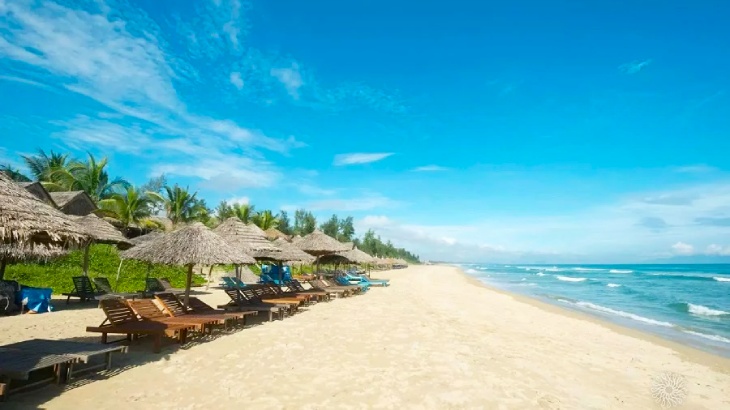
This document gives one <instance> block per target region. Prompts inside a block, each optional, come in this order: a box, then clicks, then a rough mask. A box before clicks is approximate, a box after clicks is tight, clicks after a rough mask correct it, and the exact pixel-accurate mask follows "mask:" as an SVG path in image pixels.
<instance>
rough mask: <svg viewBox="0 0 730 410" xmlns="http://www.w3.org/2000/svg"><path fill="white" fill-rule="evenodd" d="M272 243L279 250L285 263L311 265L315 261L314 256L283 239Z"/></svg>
mask: <svg viewBox="0 0 730 410" xmlns="http://www.w3.org/2000/svg"><path fill="white" fill-rule="evenodd" d="M273 243H274V245H276V246H278V247H279V248H280V249H281V253H282V258H286V261H287V262H303V263H312V262H314V261H315V259H316V258H315V257H314V256H312V255H310V254H308V253H307V252H304V251H303V250H301V249H299V248H297V247H296V246H294V245H292V244H291V243H289V242H287V241H286V240H285V239H284V238H278V239H277V240H275V241H274V242H273Z"/></svg>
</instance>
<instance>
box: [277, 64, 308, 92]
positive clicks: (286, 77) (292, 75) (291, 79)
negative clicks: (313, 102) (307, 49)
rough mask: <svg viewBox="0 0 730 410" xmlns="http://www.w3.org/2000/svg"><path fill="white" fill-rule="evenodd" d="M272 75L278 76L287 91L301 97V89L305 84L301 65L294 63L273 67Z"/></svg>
mask: <svg viewBox="0 0 730 410" xmlns="http://www.w3.org/2000/svg"><path fill="white" fill-rule="evenodd" d="M271 76H272V77H274V78H276V79H277V80H278V81H279V82H280V83H281V84H283V85H284V88H286V92H287V93H289V95H290V96H291V97H292V98H293V99H295V100H298V99H299V89H300V88H301V87H302V86H303V85H304V81H303V80H302V74H301V73H300V72H299V65H298V64H297V63H292V65H291V67H286V68H272V69H271Z"/></svg>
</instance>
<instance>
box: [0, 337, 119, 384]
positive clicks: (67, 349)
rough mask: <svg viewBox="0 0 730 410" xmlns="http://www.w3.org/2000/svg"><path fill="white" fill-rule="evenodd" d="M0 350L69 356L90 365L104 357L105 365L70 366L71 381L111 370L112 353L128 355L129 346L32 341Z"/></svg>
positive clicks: (7, 346)
mask: <svg viewBox="0 0 730 410" xmlns="http://www.w3.org/2000/svg"><path fill="white" fill-rule="evenodd" d="M0 348H5V349H14V350H21V351H26V352H39V353H48V354H59V355H67V356H71V357H73V358H75V359H76V360H77V363H85V364H88V363H89V362H90V361H91V359H92V358H93V357H95V356H102V355H103V356H104V361H103V363H99V364H95V365H90V366H84V367H83V368H78V367H77V366H69V368H68V374H67V377H66V379H71V378H72V377H73V375H74V374H79V373H80V372H84V373H86V372H90V371H94V370H98V369H105V370H109V369H111V366H112V353H126V352H127V346H108V345H99V344H96V343H83V342H72V341H68V340H48V339H31V340H26V341H23V342H18V343H13V344H10V345H5V346H0Z"/></svg>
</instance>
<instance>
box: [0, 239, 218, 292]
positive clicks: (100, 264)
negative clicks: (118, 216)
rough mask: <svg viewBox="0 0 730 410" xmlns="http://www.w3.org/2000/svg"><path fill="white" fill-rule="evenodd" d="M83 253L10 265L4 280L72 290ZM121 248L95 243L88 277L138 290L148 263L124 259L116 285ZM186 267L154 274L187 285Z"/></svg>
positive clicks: (125, 289) (157, 270)
mask: <svg viewBox="0 0 730 410" xmlns="http://www.w3.org/2000/svg"><path fill="white" fill-rule="evenodd" d="M83 259H84V253H83V251H82V250H78V251H74V252H71V253H69V254H68V255H66V256H64V257H62V258H59V259H56V260H54V261H51V262H46V263H22V264H16V265H8V267H7V269H6V271H5V279H8V280H16V281H18V282H20V283H21V284H23V285H26V286H36V287H42V288H52V289H53V293H54V294H59V293H62V292H68V291H71V290H73V283H72V282H71V278H72V277H73V276H79V275H81V270H82V265H83ZM119 261H120V258H119V251H118V250H117V248H115V247H113V246H110V245H92V246H91V251H90V253H89V276H90V277H92V278H93V277H97V276H106V277H107V278H109V281H110V282H111V284H112V286H113V287H114V289H117V290H118V291H120V292H135V291H138V290H142V289H144V278H145V276H146V275H147V264H146V263H144V262H138V261H132V260H125V261H124V263H122V270H121V274H120V276H119V284H118V286H117V283H116V276H117V269H118V268H119ZM186 273H187V272H186V269H185V268H183V267H177V266H165V265H152V270H151V271H150V276H151V277H166V278H169V279H170V282H172V285H173V286H175V287H184V286H185V276H186ZM193 283H194V284H202V283H204V281H203V279H202V278H201V277H199V276H197V275H196V276H193Z"/></svg>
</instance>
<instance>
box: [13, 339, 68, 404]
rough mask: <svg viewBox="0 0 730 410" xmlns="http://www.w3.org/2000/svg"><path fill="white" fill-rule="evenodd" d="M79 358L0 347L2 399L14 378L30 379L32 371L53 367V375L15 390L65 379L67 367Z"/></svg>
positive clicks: (58, 382)
mask: <svg viewBox="0 0 730 410" xmlns="http://www.w3.org/2000/svg"><path fill="white" fill-rule="evenodd" d="M76 360H77V359H76V358H75V357H73V356H69V355H63V354H53V353H43V352H33V351H22V350H17V349H7V348H0V401H5V399H6V398H7V396H8V394H10V392H11V384H12V383H11V382H12V380H30V378H31V373H34V372H36V371H38V370H44V369H49V368H50V369H53V372H52V376H51V377H46V378H43V379H42V380H35V381H33V382H29V383H25V384H23V385H21V386H18V387H17V388H15V389H13V391H15V392H17V391H21V390H27V389H30V388H33V387H36V386H39V385H41V384H47V383H49V382H55V383H57V384H60V383H62V382H64V381H65V375H66V374H67V369H68V367H69V366H71V365H72V364H73V363H74V362H75V361H76Z"/></svg>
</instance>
